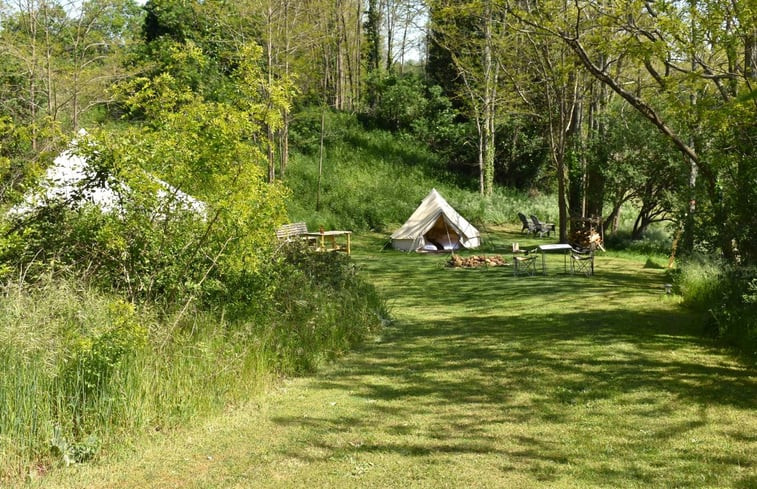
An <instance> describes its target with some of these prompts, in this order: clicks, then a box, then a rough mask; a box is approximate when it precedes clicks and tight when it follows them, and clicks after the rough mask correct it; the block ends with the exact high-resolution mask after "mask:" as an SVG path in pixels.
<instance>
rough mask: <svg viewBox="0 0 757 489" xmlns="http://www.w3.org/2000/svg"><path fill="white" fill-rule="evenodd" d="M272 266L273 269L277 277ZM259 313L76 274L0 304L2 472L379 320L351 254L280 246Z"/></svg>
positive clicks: (233, 396)
mask: <svg viewBox="0 0 757 489" xmlns="http://www.w3.org/2000/svg"><path fill="white" fill-rule="evenodd" d="M272 273H273V272H272ZM275 274H276V277H275V278H276V283H277V288H276V290H275V291H273V292H272V293H271V294H270V295H268V296H266V297H265V298H262V297H261V301H264V302H266V304H263V305H260V307H258V308H257V310H258V311H262V312H261V314H258V315H257V316H254V317H251V316H249V315H248V316H246V317H237V318H233V319H231V318H228V317H227V316H225V315H224V314H223V313H221V312H220V311H202V310H193V311H191V314H186V313H185V314H182V315H179V314H178V313H170V312H169V313H167V314H166V311H157V310H153V309H151V308H150V307H147V306H144V307H141V308H136V307H135V306H133V305H131V304H127V303H124V302H123V301H122V300H120V299H119V298H117V297H113V296H109V295H106V294H103V293H101V292H98V291H97V290H94V289H91V288H88V287H84V286H82V285H81V283H82V282H81V281H80V280H76V279H70V280H61V279H56V280H49V281H47V282H45V283H40V284H37V285H35V286H30V285H19V284H8V285H6V286H5V288H4V289H3V290H2V300H0V369H2V371H3V372H4V373H3V375H2V376H0V405H1V406H3V409H2V410H0V460H2V463H1V464H0V480H2V479H3V478H18V477H20V476H22V475H23V474H25V473H27V472H28V471H29V470H32V471H44V470H47V468H49V467H52V466H56V465H62V464H70V463H76V462H83V461H86V460H89V459H91V458H93V457H97V456H99V454H101V453H110V452H112V451H114V450H118V448H117V447H118V446H120V445H121V444H122V443H123V442H124V440H125V439H128V438H132V437H134V436H137V434H138V433H140V432H148V431H153V430H162V429H170V428H172V427H175V426H178V425H181V424H185V423H187V422H189V421H192V420H196V419H197V418H198V417H202V416H206V415H208V414H211V413H213V412H217V411H218V410H219V409H222V408H223V407H224V406H228V405H229V404H234V403H239V402H244V401H245V400H247V399H249V396H250V393H251V392H255V391H257V390H259V389H260V388H261V387H262V386H264V385H265V384H266V382H267V381H268V379H269V378H270V377H271V376H273V375H281V374H297V373H301V372H305V371H308V370H310V369H313V368H315V367H316V366H318V365H319V364H320V363H321V362H323V361H325V360H328V359H331V358H334V357H336V356H338V355H340V354H341V353H342V352H344V351H346V350H347V349H348V348H350V347H351V346H352V345H354V344H355V343H356V342H359V341H361V340H362V339H363V338H364V337H365V335H366V334H368V333H369V332H370V331H372V330H375V329H376V328H377V327H378V326H379V324H380V321H381V318H382V317H383V316H384V315H385V311H384V305H383V302H382V300H381V299H380V298H379V296H378V294H377V293H376V291H375V290H374V289H373V287H371V286H369V285H367V284H366V283H365V282H363V280H362V279H361V278H360V277H359V275H358V274H357V273H356V270H355V268H354V266H353V264H352V263H351V261H350V260H349V258H347V257H344V256H341V255H340V256H337V255H335V254H312V253H311V254H308V253H304V252H301V250H288V251H287V254H286V256H284V257H282V258H281V261H280V263H278V264H277V267H276V272H275Z"/></svg>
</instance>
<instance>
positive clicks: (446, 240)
mask: <svg viewBox="0 0 757 489" xmlns="http://www.w3.org/2000/svg"><path fill="white" fill-rule="evenodd" d="M423 239H424V241H425V242H426V244H427V245H428V244H431V245H434V246H435V247H436V249H437V250H438V251H448V250H457V249H459V248H460V235H459V234H457V232H456V231H455V230H454V228H452V226H450V225H449V223H448V222H447V220H446V219H444V216H442V215H439V217H437V218H436V221H435V222H434V225H433V226H431V228H430V229H429V230H428V231H427V232H426V234H424V235H423Z"/></svg>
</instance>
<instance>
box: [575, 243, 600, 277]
mask: <svg viewBox="0 0 757 489" xmlns="http://www.w3.org/2000/svg"><path fill="white" fill-rule="evenodd" d="M570 272H571V273H583V274H584V275H586V276H587V277H591V276H592V275H594V250H577V249H575V248H573V249H572V250H570Z"/></svg>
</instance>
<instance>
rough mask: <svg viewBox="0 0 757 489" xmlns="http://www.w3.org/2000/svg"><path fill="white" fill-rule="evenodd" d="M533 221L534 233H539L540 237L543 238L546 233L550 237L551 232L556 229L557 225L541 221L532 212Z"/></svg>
mask: <svg viewBox="0 0 757 489" xmlns="http://www.w3.org/2000/svg"><path fill="white" fill-rule="evenodd" d="M531 221H533V223H534V233H539V237H540V238H543V237H544V235H545V234H546V235H547V237H549V233H551V232H552V231H554V230H555V225H554V224H552V223H550V222H541V221H540V220H539V218H538V217H536V216H535V215H533V214H531Z"/></svg>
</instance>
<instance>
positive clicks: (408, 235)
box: [392, 189, 481, 251]
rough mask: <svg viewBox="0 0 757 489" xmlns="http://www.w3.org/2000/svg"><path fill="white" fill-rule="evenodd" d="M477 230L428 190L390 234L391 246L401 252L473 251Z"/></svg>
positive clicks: (436, 194) (478, 238) (478, 242)
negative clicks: (405, 218)
mask: <svg viewBox="0 0 757 489" xmlns="http://www.w3.org/2000/svg"><path fill="white" fill-rule="evenodd" d="M480 244H481V235H480V234H479V232H478V229H476V228H475V227H473V225H472V224H471V223H469V222H468V221H466V220H465V218H463V216H461V215H460V214H458V213H457V211H456V210H455V209H453V208H452V206H451V205H449V204H448V203H447V201H446V200H444V197H442V196H441V194H439V192H437V191H436V189H431V192H429V194H428V195H427V196H426V197H425V198H424V199H423V201H422V202H421V203H420V205H419V206H418V208H417V209H415V212H413V214H412V215H411V216H410V217H409V218H408V220H407V221H406V222H405V224H403V225H402V227H400V228H399V229H398V230H396V231H395V232H394V234H392V247H393V248H394V249H396V250H402V251H422V250H425V251H441V250H447V251H450V250H456V249H459V248H476V247H478V246H479V245H480Z"/></svg>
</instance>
